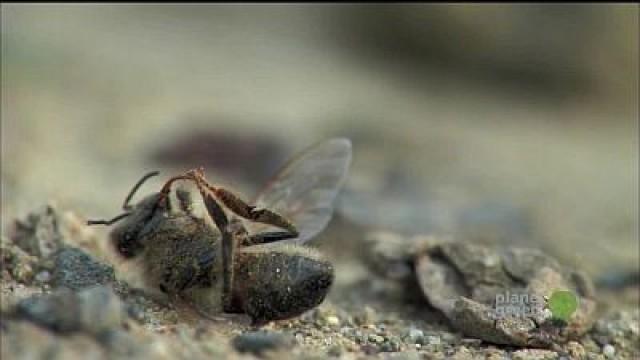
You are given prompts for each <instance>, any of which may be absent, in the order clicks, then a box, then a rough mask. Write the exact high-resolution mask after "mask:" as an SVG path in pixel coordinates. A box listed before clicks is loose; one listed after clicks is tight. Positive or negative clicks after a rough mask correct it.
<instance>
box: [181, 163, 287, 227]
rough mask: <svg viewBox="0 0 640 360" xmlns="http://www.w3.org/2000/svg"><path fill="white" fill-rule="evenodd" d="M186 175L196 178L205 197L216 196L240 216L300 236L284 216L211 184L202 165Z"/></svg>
mask: <svg viewBox="0 0 640 360" xmlns="http://www.w3.org/2000/svg"><path fill="white" fill-rule="evenodd" d="M185 177H186V178H189V179H192V180H195V182H196V185H197V186H198V189H200V193H202V196H203V197H205V198H206V197H208V196H215V197H216V198H217V199H218V200H220V202H221V203H222V204H223V205H224V206H226V207H227V208H229V210H231V211H233V212H234V213H235V214H237V215H239V216H240V217H243V218H245V219H248V220H251V221H255V222H259V223H263V224H267V225H273V226H275V227H279V228H281V229H285V230H287V231H288V232H290V233H291V234H295V236H298V234H299V233H298V230H297V229H296V227H295V226H293V224H292V223H291V222H290V221H289V220H287V219H285V218H284V217H283V216H281V215H279V214H276V213H274V212H273V211H270V210H268V209H258V208H256V207H255V206H253V205H249V204H247V202H246V201H244V200H242V199H241V198H240V197H239V196H237V195H235V194H234V193H232V192H231V191H229V190H226V189H224V188H220V187H215V186H213V185H211V184H209V182H207V180H205V178H204V169H203V168H201V167H200V168H198V169H193V170H189V171H187V172H186V174H185V175H183V176H182V178H185Z"/></svg>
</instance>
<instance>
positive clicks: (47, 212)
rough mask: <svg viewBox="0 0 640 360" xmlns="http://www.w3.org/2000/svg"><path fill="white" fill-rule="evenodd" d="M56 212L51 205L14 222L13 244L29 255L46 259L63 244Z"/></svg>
mask: <svg viewBox="0 0 640 360" xmlns="http://www.w3.org/2000/svg"><path fill="white" fill-rule="evenodd" d="M59 216H60V214H59V213H58V210H57V209H56V208H55V207H54V206H53V205H51V204H49V205H46V206H44V207H43V208H40V209H38V210H36V211H34V212H32V213H30V214H28V215H27V218H26V219H25V220H16V221H15V225H14V228H13V229H12V230H11V232H12V233H11V235H10V237H11V240H12V241H13V243H14V244H16V245H17V246H18V247H20V248H21V249H22V250H24V251H25V252H27V253H28V254H30V255H33V256H36V257H47V256H49V255H51V254H52V253H54V252H55V251H57V250H58V249H59V248H60V246H61V245H62V242H63V235H62V234H61V232H60V227H59V225H58V224H59V222H60V220H59Z"/></svg>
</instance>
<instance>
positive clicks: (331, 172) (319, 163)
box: [247, 138, 351, 243]
mask: <svg viewBox="0 0 640 360" xmlns="http://www.w3.org/2000/svg"><path fill="white" fill-rule="evenodd" d="M350 164H351V141H349V140H348V139H344V138H333V139H329V140H326V141H323V142H320V143H317V144H315V145H313V146H311V147H309V148H308V149H306V150H304V151H303V152H301V153H300V154H299V155H297V156H296V157H294V158H293V159H291V160H290V161H289V162H288V163H287V164H286V165H285V166H284V167H283V168H282V169H281V170H280V171H279V172H278V173H277V174H276V175H275V177H273V179H272V180H271V181H270V182H269V183H267V185H266V186H265V187H264V189H263V190H262V191H261V192H260V193H259V194H258V196H257V197H256V198H255V199H254V201H253V204H255V205H256V206H257V207H260V208H266V209H269V210H271V211H274V212H276V213H278V214H280V215H282V216H284V217H285V218H287V219H288V220H289V221H291V222H292V223H293V224H294V225H295V226H296V228H297V229H298V231H299V232H300V236H299V237H298V238H296V239H294V240H293V241H295V242H297V243H303V242H306V241H308V240H310V239H311V238H313V237H314V236H316V235H317V234H318V233H319V232H320V231H322V230H323V229H324V228H325V227H326V226H327V224H328V223H329V220H331V216H332V215H333V208H334V200H335V198H336V196H337V195H338V192H339V191H340V188H341V187H342V184H343V182H344V180H345V178H346V175H347V172H348V170H349V165H350ZM247 226H248V227H249V231H250V233H253V234H255V233H258V232H264V231H267V230H268V229H270V228H271V227H270V226H269V225H264V224H259V223H249V224H247ZM271 229H273V228H271Z"/></svg>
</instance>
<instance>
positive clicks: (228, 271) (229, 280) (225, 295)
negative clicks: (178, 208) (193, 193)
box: [199, 186, 235, 311]
mask: <svg viewBox="0 0 640 360" xmlns="http://www.w3.org/2000/svg"><path fill="white" fill-rule="evenodd" d="M199 188H200V186H199ZM205 190H206V189H203V188H200V193H201V194H202V198H203V200H204V205H205V207H206V208H207V212H208V213H209V216H210V217H211V219H212V220H213V222H214V223H215V224H216V227H217V228H218V230H219V231H220V234H221V235H222V304H223V308H224V309H225V311H226V309H228V308H230V306H231V295H232V285H233V258H234V253H235V244H234V238H233V236H232V234H231V231H230V229H229V219H227V215H226V214H225V212H224V210H223V209H222V207H221V206H220V204H218V202H217V201H216V200H215V198H214V197H213V196H212V195H211V194H210V193H209V192H207V191H205Z"/></svg>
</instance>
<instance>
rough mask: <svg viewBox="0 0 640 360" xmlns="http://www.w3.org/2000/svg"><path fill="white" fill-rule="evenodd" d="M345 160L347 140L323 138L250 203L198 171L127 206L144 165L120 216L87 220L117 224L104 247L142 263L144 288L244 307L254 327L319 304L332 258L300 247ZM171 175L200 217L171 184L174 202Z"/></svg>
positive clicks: (335, 188)
mask: <svg viewBox="0 0 640 360" xmlns="http://www.w3.org/2000/svg"><path fill="white" fill-rule="evenodd" d="M350 162H351V142H350V141H349V140H347V139H342V138H335V139H330V140H327V141H324V142H321V143H319V144H316V145H314V146H312V147H310V148H308V149H307V150H305V151H304V152H302V153H301V154H300V155H298V156H297V157H296V158H294V159H292V160H290V161H289V163H288V164H287V165H286V166H285V167H284V168H283V169H282V170H280V171H279V172H278V173H277V175H276V176H275V177H274V178H273V179H272V180H271V181H270V182H269V183H268V184H267V185H266V187H265V188H264V189H263V190H262V191H261V192H260V193H259V195H258V196H257V197H256V198H255V200H254V201H253V204H254V205H249V204H247V203H246V202H245V201H243V200H241V199H240V197H238V196H236V195H235V194H233V193H232V192H230V191H228V190H226V189H224V188H222V187H216V186H213V185H211V184H210V183H209V182H207V181H206V180H205V177H204V171H203V169H202V168H199V169H194V170H190V171H188V172H186V173H185V174H183V175H180V176H175V177H172V178H170V179H169V180H168V181H167V182H166V183H165V184H164V186H163V187H162V189H161V190H160V191H159V192H156V193H153V194H151V195H149V196H147V197H146V198H144V199H143V200H142V201H140V202H139V203H138V204H136V205H135V206H131V205H130V204H129V202H130V200H131V198H132V197H133V195H134V193H135V192H136V191H137V190H138V188H139V187H140V186H141V185H142V184H143V183H144V181H146V180H147V179H148V178H150V177H152V176H155V175H157V174H158V173H157V172H153V173H149V174H147V175H145V176H144V177H143V178H142V179H140V181H138V183H137V184H136V185H135V186H134V187H133V189H132V190H131V191H130V193H129V195H128V196H127V197H126V199H125V202H124V205H123V209H124V210H125V212H124V213H123V214H121V215H118V216H116V217H115V218H113V219H111V220H108V221H107V220H98V221H89V224H90V225H95V224H103V225H112V224H114V223H118V224H117V226H116V227H114V229H113V230H112V231H111V234H110V238H111V241H112V243H113V245H114V246H115V248H116V250H117V252H118V253H119V254H120V255H122V256H123V257H125V258H129V259H131V258H140V259H141V260H142V264H143V267H144V272H145V278H146V281H147V283H148V285H149V286H151V287H153V288H157V289H160V290H161V291H162V292H164V293H166V294H168V295H170V296H179V297H184V298H187V299H197V298H199V299H202V298H205V299H206V300H205V302H207V303H209V304H213V306H214V307H216V308H218V309H220V308H221V309H222V310H223V311H225V312H236V313H238V312H240V313H246V314H247V315H249V316H250V317H251V319H252V320H253V322H254V324H260V323H264V322H268V321H270V320H279V319H287V318H291V317H294V316H297V315H300V314H302V313H303V312H305V311H307V310H309V309H311V308H313V307H315V306H317V305H318V304H320V303H321V302H322V301H323V300H324V298H325V296H326V294H327V292H328V290H329V288H330V286H331V284H332V283H333V279H334V271H333V267H332V265H331V263H330V262H328V261H327V260H326V259H324V258H323V257H322V255H321V254H320V253H318V252H317V251H315V250H313V249H311V248H308V247H305V246H302V244H303V243H305V242H306V241H308V240H310V239H312V238H313V237H314V236H316V235H317V234H318V233H319V232H320V231H322V230H323V229H324V228H325V227H326V225H327V223H328V222H329V220H330V219H331V216H332V214H333V205H334V204H333V203H334V199H335V197H336V196H337V194H338V192H339V190H340V188H341V185H342V183H343V182H344V179H345V177H346V174H347V171H348V168H349V165H350ZM179 180H184V181H190V182H192V183H193V184H195V186H196V187H197V189H198V191H199V193H200V195H201V197H202V199H203V203H204V205H205V208H206V212H207V214H208V219H207V217H199V216H197V215H196V214H195V213H194V211H193V208H194V206H193V205H194V203H193V199H192V194H191V193H190V192H188V191H185V190H182V189H178V190H176V194H175V195H176V197H175V198H176V199H177V207H176V204H175V203H174V202H175V201H174V200H173V198H172V197H171V196H170V193H171V187H172V184H173V183H174V182H176V181H179ZM227 212H230V213H231V215H230V216H228V215H227ZM241 218H242V219H241ZM243 219H244V220H243ZM273 227H276V228H279V229H280V230H279V231H274V230H273V229H272V228H273Z"/></svg>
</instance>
